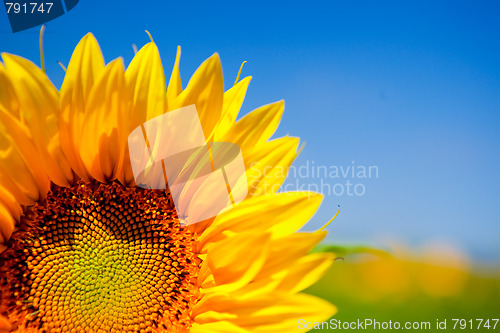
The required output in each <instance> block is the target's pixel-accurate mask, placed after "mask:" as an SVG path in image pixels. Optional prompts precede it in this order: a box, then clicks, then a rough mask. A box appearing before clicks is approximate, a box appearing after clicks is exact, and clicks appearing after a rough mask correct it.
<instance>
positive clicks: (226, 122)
mask: <svg viewBox="0 0 500 333" xmlns="http://www.w3.org/2000/svg"><path fill="white" fill-rule="evenodd" d="M251 79H252V77H251V76H247V77H246V78H244V79H243V80H241V81H239V82H238V83H237V84H235V85H234V86H233V87H232V88H231V89H229V90H228V91H226V92H225V93H224V100H223V104H222V115H221V120H220V122H219V124H218V125H217V129H216V130H215V133H214V141H222V137H224V135H226V133H227V132H228V131H229V130H230V129H231V128H232V126H234V123H235V121H236V118H237V117H238V113H239V112H240V109H241V105H242V104H243V100H244V99H245V95H246V92H247V89H248V85H249V84H250V81H251Z"/></svg>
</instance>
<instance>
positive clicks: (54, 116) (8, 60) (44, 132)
mask: <svg viewBox="0 0 500 333" xmlns="http://www.w3.org/2000/svg"><path fill="white" fill-rule="evenodd" d="M2 58H3V60H4V62H5V67H6V71H7V74H8V75H9V77H10V80H11V83H12V86H13V88H14V91H15V93H16V95H17V100H18V103H19V111H20V117H21V118H22V119H23V122H24V123H25V124H26V125H27V126H28V128H29V131H30V133H31V136H32V138H33V142H34V144H35V146H36V148H37V150H38V152H39V153H40V157H41V158H42V159H41V161H40V162H41V164H42V165H43V167H44V168H45V170H46V172H47V174H48V175H49V177H50V179H51V180H52V181H53V182H54V183H56V184H58V185H60V186H66V185H68V184H69V183H70V182H71V181H72V180H73V173H72V171H71V168H70V166H69V164H68V162H67V161H66V157H65V156H64V154H63V152H62V149H61V145H60V143H59V129H58V126H59V125H58V116H59V101H58V100H59V95H58V92H57V90H56V88H55V87H54V86H53V85H52V83H51V82H50V81H49V79H48V78H47V76H46V75H45V73H44V72H42V70H40V69H39V68H38V67H37V66H36V65H35V64H33V63H32V62H30V61H28V60H26V59H24V58H21V57H18V56H14V55H9V54H5V53H4V54H2Z"/></svg>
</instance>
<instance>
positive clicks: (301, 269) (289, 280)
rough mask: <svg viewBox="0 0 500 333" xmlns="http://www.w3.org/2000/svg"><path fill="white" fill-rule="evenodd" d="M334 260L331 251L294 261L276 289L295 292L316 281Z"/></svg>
mask: <svg viewBox="0 0 500 333" xmlns="http://www.w3.org/2000/svg"><path fill="white" fill-rule="evenodd" d="M334 260H335V255H334V254H333V253H314V254H310V255H308V256H306V257H302V258H300V259H299V260H298V261H297V262H295V263H294V264H293V265H292V266H291V268H290V270H289V271H288V272H287V275H286V277H285V278H284V279H283V280H282V281H281V283H280V284H279V286H278V287H277V290H281V291H284V292H289V293H291V294H294V293H297V292H299V291H302V290H304V289H306V288H307V287H309V286H311V285H312V284H313V283H315V282H316V281H318V280H319V279H320V278H321V277H322V276H323V275H324V274H325V272H326V271H327V270H328V268H329V267H330V266H331V265H332V263H333V261H334Z"/></svg>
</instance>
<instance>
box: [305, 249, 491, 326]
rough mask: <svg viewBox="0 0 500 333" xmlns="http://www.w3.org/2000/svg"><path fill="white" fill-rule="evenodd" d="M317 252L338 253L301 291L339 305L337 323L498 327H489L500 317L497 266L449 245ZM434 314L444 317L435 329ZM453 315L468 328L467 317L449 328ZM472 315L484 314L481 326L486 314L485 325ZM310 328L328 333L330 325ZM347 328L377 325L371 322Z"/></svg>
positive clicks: (480, 317)
mask: <svg viewBox="0 0 500 333" xmlns="http://www.w3.org/2000/svg"><path fill="white" fill-rule="evenodd" d="M317 251H332V252H334V253H335V254H336V255H337V256H339V257H343V259H338V260H336V261H335V263H334V264H333V266H332V267H331V268H330V269H329V271H328V272H327V274H326V275H325V276H324V277H323V278H322V279H321V280H320V281H319V282H318V283H316V284H315V285H314V286H312V287H310V288H309V289H307V290H306V292H307V293H310V294H313V295H316V296H319V297H322V298H324V299H327V300H329V301H330V302H331V303H333V304H335V305H336V306H337V307H338V313H337V314H336V315H335V316H333V317H332V318H334V319H337V320H340V321H342V322H344V321H347V322H350V321H357V320H358V319H360V320H364V319H372V320H377V321H379V322H388V321H389V320H392V322H395V321H398V322H400V323H401V325H402V326H403V325H404V323H405V322H415V321H417V322H430V323H431V329H430V330H427V331H428V332H436V331H438V332H448V331H449V332H456V331H462V332H476V331H481V332H483V331H489V332H497V331H498V332H500V322H499V323H498V325H496V328H495V329H493V325H495V321H492V319H495V318H496V319H499V318H500V267H499V266H498V265H497V266H494V265H481V264H480V263H477V262H474V261H472V260H470V259H469V258H468V257H467V256H466V255H465V254H464V253H461V252H459V251H458V250H456V249H454V248H451V247H447V246H436V245H433V246H430V247H427V248H423V249H419V250H409V249H406V248H404V247H402V246H400V247H399V248H397V249H393V250H392V251H389V252H384V251H377V250H371V249H368V248H364V247H351V248H342V247H334V246H330V247H325V246H323V247H322V248H319V249H317ZM438 319H439V321H440V322H442V321H443V320H444V319H446V321H447V327H446V329H440V330H437V329H436V320H438ZM453 319H465V320H467V321H469V320H470V319H472V320H473V329H470V323H469V322H467V327H466V328H465V329H462V328H461V326H460V323H458V324H457V325H456V327H455V329H453V326H454V324H455V323H454V321H453ZM476 319H484V322H483V325H484V324H485V321H486V319H490V326H491V327H490V329H488V328H485V327H484V326H483V327H481V328H480V329H478V328H477V325H478V324H479V321H476ZM462 323H463V322H462ZM337 330H338V329H337ZM401 330H402V329H401ZM420 330H422V329H420ZM304 331H307V330H304ZM313 331H314V332H331V331H332V329H316V330H313ZM344 331H347V330H344ZM349 331H351V332H356V331H360V332H361V331H363V332H365V331H366V332H378V331H382V330H377V329H373V328H372V327H370V328H365V329H363V330H361V329H360V330H352V329H350V330H349ZM386 331H387V330H386ZM389 331H390V330H389ZM415 331H416V330H415Z"/></svg>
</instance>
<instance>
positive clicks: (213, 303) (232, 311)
mask: <svg viewBox="0 0 500 333" xmlns="http://www.w3.org/2000/svg"><path fill="white" fill-rule="evenodd" d="M205 309H210V310H211V311H209V312H207V311H204V310H205ZM336 311H337V309H336V308H335V306H333V305H331V304H330V303H328V302H327V301H324V300H322V299H319V298H317V297H314V296H310V295H306V294H296V295H287V294H280V293H272V294H268V295H261V296H259V297H256V298H253V299H244V300H240V299H234V298H231V297H228V296H227V295H224V294H213V295H207V296H206V297H205V298H204V299H202V300H201V302H200V303H199V304H197V305H196V306H195V309H194V311H193V315H194V316H195V321H196V322H197V323H200V324H208V323H217V322H219V320H220V319H221V317H226V318H225V319H224V321H229V322H231V323H234V324H235V325H237V326H238V327H242V328H244V329H247V330H249V331H250V332H259V333H264V332H265V333H275V332H287V333H288V332H301V331H303V329H302V330H301V329H300V328H299V320H301V319H302V320H305V321H306V322H316V321H317V322H322V321H324V320H327V319H328V318H329V317H331V316H332V315H333V314H335V313H336Z"/></svg>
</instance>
